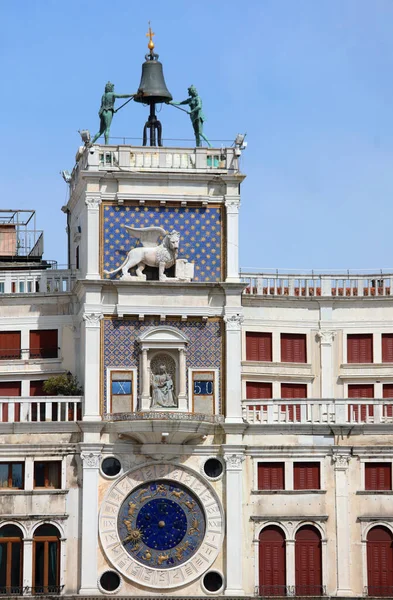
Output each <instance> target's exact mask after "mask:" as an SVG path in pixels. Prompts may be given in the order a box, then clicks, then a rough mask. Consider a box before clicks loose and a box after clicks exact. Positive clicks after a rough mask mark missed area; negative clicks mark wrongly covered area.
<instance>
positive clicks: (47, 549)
mask: <svg viewBox="0 0 393 600" xmlns="http://www.w3.org/2000/svg"><path fill="white" fill-rule="evenodd" d="M59 592H60V533H59V530H58V529H57V527H55V526H54V525H50V524H48V523H45V524H44V525H40V526H39V527H37V529H36V530H35V532H34V536H33V593H34V594H58V593H59Z"/></svg>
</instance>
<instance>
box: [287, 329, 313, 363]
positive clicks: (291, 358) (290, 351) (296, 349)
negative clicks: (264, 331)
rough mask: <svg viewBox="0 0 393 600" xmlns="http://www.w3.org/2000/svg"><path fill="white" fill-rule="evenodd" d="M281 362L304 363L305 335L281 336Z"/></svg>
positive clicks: (305, 356) (290, 334) (291, 334)
mask: <svg viewBox="0 0 393 600" xmlns="http://www.w3.org/2000/svg"><path fill="white" fill-rule="evenodd" d="M281 362H291V363H305V362H307V355H306V335H305V334H303V333H282V334H281Z"/></svg>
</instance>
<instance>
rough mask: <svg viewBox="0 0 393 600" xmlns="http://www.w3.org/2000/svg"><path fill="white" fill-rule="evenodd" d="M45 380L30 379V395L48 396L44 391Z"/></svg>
mask: <svg viewBox="0 0 393 600" xmlns="http://www.w3.org/2000/svg"><path fill="white" fill-rule="evenodd" d="M44 383H45V380H40V381H30V396H48V394H46V393H45V392H44Z"/></svg>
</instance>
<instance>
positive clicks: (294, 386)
mask: <svg viewBox="0 0 393 600" xmlns="http://www.w3.org/2000/svg"><path fill="white" fill-rule="evenodd" d="M281 398H285V399H286V398H301V399H303V398H307V385H306V384H305V383H282V384H281ZM287 406H288V408H289V415H288V416H289V420H290V421H293V420H294V414H295V415H296V421H300V404H293V405H282V406H281V411H282V412H286V411H287ZM294 411H296V412H295V413H294Z"/></svg>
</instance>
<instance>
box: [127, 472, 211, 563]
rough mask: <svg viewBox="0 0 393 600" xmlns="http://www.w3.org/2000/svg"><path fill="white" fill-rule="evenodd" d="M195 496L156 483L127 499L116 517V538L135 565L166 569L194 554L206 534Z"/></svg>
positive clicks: (167, 483) (180, 488)
mask: <svg viewBox="0 0 393 600" xmlns="http://www.w3.org/2000/svg"><path fill="white" fill-rule="evenodd" d="M205 527H206V525H205V517H204V513H203V510H202V507H201V504H200V502H199V500H198V499H197V497H196V496H195V495H194V494H193V493H192V492H190V490H188V489H187V488H186V487H184V486H182V485H181V484H178V483H176V482H175V481H167V480H165V481H155V482H151V483H148V484H143V485H141V486H139V487H137V488H136V489H135V490H133V492H131V494H129V495H128V496H127V498H126V499H125V500H124V502H123V504H122V505H121V507H120V511H119V516H118V530H119V536H120V539H121V541H122V543H123V544H124V547H125V549H126V550H127V552H128V553H129V554H130V555H131V556H132V557H133V558H135V560H137V561H138V562H140V563H142V564H144V565H148V566H150V567H153V568H157V569H168V568H171V567H175V566H178V565H180V564H182V563H184V562H185V561H187V560H188V559H189V558H191V556H193V555H194V554H195V552H196V551H197V550H198V548H199V546H200V545H201V543H202V540H203V538H204V534H205Z"/></svg>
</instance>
